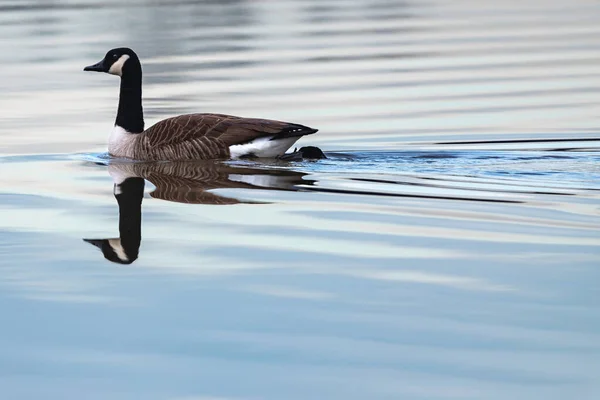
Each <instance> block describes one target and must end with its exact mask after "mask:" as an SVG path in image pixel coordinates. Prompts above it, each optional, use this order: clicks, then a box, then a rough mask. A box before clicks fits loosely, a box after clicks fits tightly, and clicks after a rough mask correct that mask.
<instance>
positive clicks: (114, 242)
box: [108, 239, 129, 261]
mask: <svg viewBox="0 0 600 400" xmlns="http://www.w3.org/2000/svg"><path fill="white" fill-rule="evenodd" d="M108 244H109V245H110V247H112V249H113V250H114V251H115V254H116V255H117V257H119V259H120V260H121V261H129V257H127V254H125V249H124V248H123V246H122V245H121V239H108Z"/></svg>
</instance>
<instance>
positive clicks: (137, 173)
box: [83, 161, 313, 264]
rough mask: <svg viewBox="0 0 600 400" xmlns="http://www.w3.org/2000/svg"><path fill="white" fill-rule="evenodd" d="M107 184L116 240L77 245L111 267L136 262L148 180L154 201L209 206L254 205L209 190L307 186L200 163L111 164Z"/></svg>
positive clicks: (277, 174) (291, 175) (297, 177)
mask: <svg viewBox="0 0 600 400" xmlns="http://www.w3.org/2000/svg"><path fill="white" fill-rule="evenodd" d="M108 173H109V174H110V176H111V177H112V180H113V194H114V196H115V199H116V200H117V204H118V206H119V237H113V238H106V239H83V241H84V242H87V243H90V244H92V245H94V246H95V247H97V248H98V249H100V251H101V252H102V254H103V256H104V258H106V259H107V260H109V261H111V262H113V263H117V264H131V263H133V262H134V261H135V260H137V258H138V256H139V249H140V245H141V241H142V200H143V198H144V185H145V181H146V180H148V181H149V182H150V183H152V184H153V185H154V186H155V189H154V191H152V192H151V193H150V196H151V197H152V198H155V199H160V200H165V201H171V202H178V203H187V204H210V205H234V204H240V203H245V204H256V203H262V202H255V201H247V200H241V199H237V198H233V197H226V196H223V195H221V194H217V193H213V192H212V189H221V188H236V189H269V190H280V191H297V190H301V189H300V188H299V187H298V186H299V185H303V186H307V185H308V186H311V185H312V184H313V181H311V180H304V179H303V177H304V176H306V175H307V174H306V173H303V172H296V171H293V170H288V169H282V170H279V169H258V168H250V167H241V166H232V165H228V164H223V163H214V162H211V161H205V162H168V163H152V162H135V163H133V162H123V163H119V162H115V163H110V164H109V165H108Z"/></svg>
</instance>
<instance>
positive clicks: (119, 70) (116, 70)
mask: <svg viewBox="0 0 600 400" xmlns="http://www.w3.org/2000/svg"><path fill="white" fill-rule="evenodd" d="M127 60H129V55H127V54H123V55H122V56H121V57H119V59H118V60H117V61H115V62H114V64H113V65H111V66H110V69H109V70H108V73H109V74H113V75H119V76H122V75H123V64H125V61H127Z"/></svg>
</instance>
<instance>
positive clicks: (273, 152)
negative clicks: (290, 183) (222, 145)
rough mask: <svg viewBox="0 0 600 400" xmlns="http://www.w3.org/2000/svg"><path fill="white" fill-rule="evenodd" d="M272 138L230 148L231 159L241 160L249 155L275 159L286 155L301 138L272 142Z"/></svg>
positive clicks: (264, 138) (263, 138)
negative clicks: (240, 158)
mask: <svg viewBox="0 0 600 400" xmlns="http://www.w3.org/2000/svg"><path fill="white" fill-rule="evenodd" d="M272 137H273V136H269V137H262V138H258V139H254V140H253V141H251V142H248V143H244V144H235V145H233V146H229V153H230V154H231V158H239V157H243V156H247V155H254V156H255V157H265V158H274V157H277V156H281V155H283V154H285V152H286V150H287V149H289V148H290V147H292V145H293V144H294V143H296V140H298V139H300V137H290V138H283V139H276V140H271V138H272Z"/></svg>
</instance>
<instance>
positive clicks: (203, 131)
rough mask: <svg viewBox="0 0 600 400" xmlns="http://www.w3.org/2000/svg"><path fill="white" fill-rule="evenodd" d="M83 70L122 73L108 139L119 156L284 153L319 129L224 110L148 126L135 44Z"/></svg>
mask: <svg viewBox="0 0 600 400" xmlns="http://www.w3.org/2000/svg"><path fill="white" fill-rule="evenodd" d="M83 70H84V71H97V72H106V73H109V74H112V75H117V76H120V77H121V89H120V94H119V108H118V111H117V118H116V121H115V127H114V129H113V131H112V133H111V135H110V138H109V140H108V152H109V154H110V155H112V156H114V157H122V158H130V159H135V160H148V161H158V160H163V161H167V160H206V159H227V158H240V157H279V156H281V155H283V154H284V153H285V152H286V150H287V149H289V148H290V147H291V146H292V145H293V144H294V143H295V142H296V141H297V140H298V139H299V138H300V137H302V136H304V135H310V134H313V133H315V132H317V129H313V128H309V127H307V126H303V125H299V124H293V123H289V122H281V121H273V120H267V119H256V118H242V117H235V116H231V115H224V114H188V115H180V116H177V117H172V118H167V119H165V120H162V121H159V122H157V123H156V124H155V125H153V126H151V127H150V128H148V129H146V130H144V116H143V110H142V66H141V64H140V60H139V58H138V56H137V55H136V54H135V52H134V51H133V50H131V49H129V48H117V49H112V50H110V51H109V52H108V53H106V56H104V59H102V60H101V61H100V62H98V63H97V64H94V65H90V66H88V67H85V68H84V69H83Z"/></svg>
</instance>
